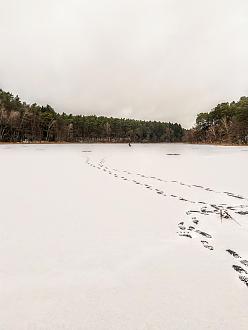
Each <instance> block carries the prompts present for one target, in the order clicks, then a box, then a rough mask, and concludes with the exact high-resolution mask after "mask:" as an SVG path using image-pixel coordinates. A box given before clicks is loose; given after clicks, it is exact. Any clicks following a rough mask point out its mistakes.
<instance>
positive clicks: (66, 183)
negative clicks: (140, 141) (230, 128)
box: [0, 144, 248, 330]
mask: <svg viewBox="0 0 248 330" xmlns="http://www.w3.org/2000/svg"><path fill="white" fill-rule="evenodd" d="M0 159H1V161H0V184H1V186H0V187H1V189H0V214H1V220H0V291H1V292H0V330H17V329H18V330H48V329H49V330H60V329H61V330H62V329H63V330H65V329H66V330H88V329H89V330H111V329H113V330H148V329H149V330H158V329H163V330H165V329H166V330H171V329H173V330H174V329H178V330H182V329H187V330H191V329H193V330H196V329H197V330H198V329H216V330H220V329H225V330H229V329H230V330H233V329H237V330H242V329H247V327H248V175H247V169H248V147H216V146H204V145H201V146H199V145H183V144H155V145H154V144H146V145H133V146H132V147H131V148H130V147H128V145H90V144H87V145H86V144H81V145H0Z"/></svg>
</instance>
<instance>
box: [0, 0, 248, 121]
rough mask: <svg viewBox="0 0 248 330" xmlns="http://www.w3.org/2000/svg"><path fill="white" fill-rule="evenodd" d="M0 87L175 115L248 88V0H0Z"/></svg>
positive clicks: (56, 103)
mask: <svg viewBox="0 0 248 330" xmlns="http://www.w3.org/2000/svg"><path fill="white" fill-rule="evenodd" d="M0 41H1V46H0V88H2V89H4V90H8V91H11V92H13V93H15V94H16V93H17V94H18V95H19V96H20V97H21V98H22V99H23V100H25V101H27V102H32V103H34V102H36V103H39V104H47V103H49V104H51V105H52V106H53V107H54V108H55V109H56V111H58V112H62V111H65V112H68V113H74V114H78V113H80V114H97V115H100V114H101V115H108V116H110V115H111V116H116V117H129V118H138V119H149V120H150V119H152V120H153V119H154V120H163V121H177V122H180V123H181V124H183V125H184V126H186V127H189V126H191V125H192V124H193V123H194V119H195V115H196V113H198V112H201V111H208V110H210V109H211V108H212V107H213V106H215V105H216V104H217V103H219V102H222V101H226V100H227V101H232V100H237V99H238V98H239V97H240V96H242V95H248V0H151V1H148V0H0Z"/></svg>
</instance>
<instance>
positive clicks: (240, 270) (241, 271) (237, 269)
mask: <svg viewBox="0 0 248 330" xmlns="http://www.w3.org/2000/svg"><path fill="white" fill-rule="evenodd" d="M232 268H233V269H234V270H236V272H238V273H239V274H241V275H243V274H248V273H247V271H246V270H245V269H244V268H242V267H240V266H237V265H232Z"/></svg>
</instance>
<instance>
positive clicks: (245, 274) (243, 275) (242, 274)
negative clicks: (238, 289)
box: [226, 249, 248, 287]
mask: <svg viewBox="0 0 248 330" xmlns="http://www.w3.org/2000/svg"><path fill="white" fill-rule="evenodd" d="M226 252H228V253H229V254H230V255H231V256H232V257H233V258H234V259H236V261H237V262H239V263H240V264H241V265H242V266H241V265H240V264H239V265H237V264H234V265H232V268H233V269H234V270H235V271H236V272H237V273H238V276H239V279H240V281H242V282H243V283H244V284H245V285H246V286H247V287H248V270H247V267H248V260H246V259H243V258H242V257H241V256H240V255H239V254H238V253H237V252H235V251H233V250H231V249H227V250H226ZM244 267H246V269H245V268H244Z"/></svg>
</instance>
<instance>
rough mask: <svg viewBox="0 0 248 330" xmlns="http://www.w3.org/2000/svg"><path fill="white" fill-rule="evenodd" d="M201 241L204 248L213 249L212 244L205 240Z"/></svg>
mask: <svg viewBox="0 0 248 330" xmlns="http://www.w3.org/2000/svg"><path fill="white" fill-rule="evenodd" d="M201 242H202V244H203V246H204V247H205V248H206V249H208V250H211V251H212V250H213V249H214V248H213V246H212V245H209V244H208V242H207V241H201Z"/></svg>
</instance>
